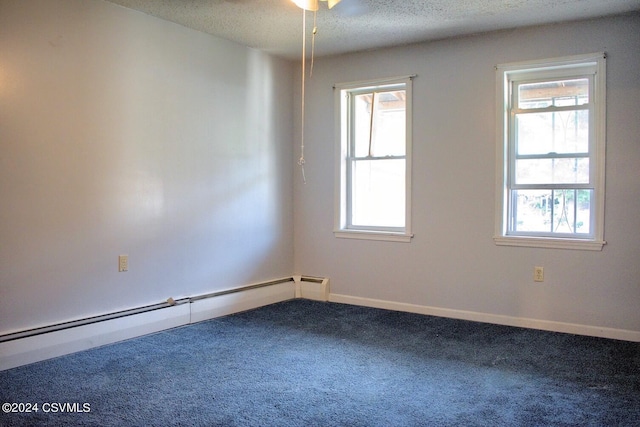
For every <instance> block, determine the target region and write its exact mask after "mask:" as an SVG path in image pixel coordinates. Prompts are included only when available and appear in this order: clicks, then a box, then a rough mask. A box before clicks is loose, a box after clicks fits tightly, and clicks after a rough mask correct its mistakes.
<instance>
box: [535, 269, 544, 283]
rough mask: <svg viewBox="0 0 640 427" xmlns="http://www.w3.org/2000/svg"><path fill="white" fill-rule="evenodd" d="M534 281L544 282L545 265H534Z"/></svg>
mask: <svg viewBox="0 0 640 427" xmlns="http://www.w3.org/2000/svg"><path fill="white" fill-rule="evenodd" d="M533 281H534V282H544V268H543V267H533Z"/></svg>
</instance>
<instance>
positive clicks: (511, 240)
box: [493, 236, 607, 251]
mask: <svg viewBox="0 0 640 427" xmlns="http://www.w3.org/2000/svg"><path fill="white" fill-rule="evenodd" d="M493 240H494V242H495V244H496V245H498V246H520V247H528V248H549V249H574V250H580V251H601V250H602V247H603V246H604V245H606V244H607V242H605V241H604V240H581V239H554V238H551V237H523V236H496V237H494V238H493Z"/></svg>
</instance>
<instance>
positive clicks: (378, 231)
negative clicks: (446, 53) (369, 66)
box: [336, 78, 411, 241]
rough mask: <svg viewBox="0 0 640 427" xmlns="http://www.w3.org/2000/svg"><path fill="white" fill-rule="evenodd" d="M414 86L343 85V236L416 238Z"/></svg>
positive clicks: (406, 81) (405, 81) (339, 209)
mask: <svg viewBox="0 0 640 427" xmlns="http://www.w3.org/2000/svg"><path fill="white" fill-rule="evenodd" d="M410 83H411V79H410V78H399V79H393V80H386V81H384V82H380V83H376V82H364V83H352V84H344V85H337V88H336V90H337V92H338V93H337V94H336V96H338V99H337V102H336V106H337V108H338V110H339V112H338V118H337V127H338V128H339V132H338V135H339V136H338V142H337V143H338V144H339V148H338V150H337V152H339V153H340V157H339V158H338V162H339V166H338V170H340V174H339V176H338V178H337V183H336V187H337V188H336V193H337V194H338V195H337V206H336V236H338V237H356V238H380V239H384V240H402V241H408V240H405V239H404V238H405V237H406V238H407V239H408V238H410V233H409V230H410V221H409V212H410V210H409V205H410V197H409V194H410V193H409V190H410V179H409V178H410V161H409V160H410V159H409V157H410V156H409V155H410V147H411V138H410V106H411V95H410V87H411V85H410ZM354 233H355V234H354ZM365 236H366V237H365ZM376 236H377V237H376ZM398 236H401V237H402V238H401V239H398V238H397V237H398ZM407 236H408V237H407Z"/></svg>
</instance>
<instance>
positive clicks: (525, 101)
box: [518, 79, 589, 109]
mask: <svg viewBox="0 0 640 427" xmlns="http://www.w3.org/2000/svg"><path fill="white" fill-rule="evenodd" d="M588 103H589V79H570V80H557V81H548V82H537V83H527V84H521V85H518V108H523V109H527V108H547V107H551V106H556V107H563V106H568V105H584V104H588Z"/></svg>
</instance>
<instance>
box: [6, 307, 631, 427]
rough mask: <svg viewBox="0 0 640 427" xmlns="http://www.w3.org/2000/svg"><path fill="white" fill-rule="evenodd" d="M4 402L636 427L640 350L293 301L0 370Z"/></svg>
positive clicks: (22, 420)
mask: <svg viewBox="0 0 640 427" xmlns="http://www.w3.org/2000/svg"><path fill="white" fill-rule="evenodd" d="M0 402H2V403H5V405H4V406H3V410H4V409H5V408H6V403H15V404H17V403H24V404H35V403H37V404H38V412H31V413H23V414H17V413H4V412H3V413H0V425H2V426H17V425H24V426H40V425H51V426H60V425H73V426H84V425H95V426H171V425H183V426H188V425H195V426H465V427H467V426H547V425H555V426H640V343H629V342H622V341H614V340H606V339H598V338H590V337H581V336H574V335H568V334H558V333H549V332H541V331H533V330H527V329H519V328H512V327H505V326H496V325H489V324H482V323H473V322H467V321H460V320H452V319H441V318H436V317H430V316H422V315H416V314H409V313H400V312H393V311H385V310H378V309H372V308H364V307H355V306H349V305H342V304H333V303H321V302H314V301H307V300H293V301H288V302H284V303H280V304H275V305H272V306H268V307H263V308H260V309H257V310H253V311H249V312H246V313H240V314H236V315H232V316H227V317H223V318H218V319H214V320H211V321H207V322H203V323H199V324H195V325H190V326H186V327H181V328H176V329H172V330H169V331H164V332H161V333H157V334H153V335H149V336H145V337H141V338H137V339H133V340H129V341H126V342H122V343H118V344H113V345H109V346H105V347H102V348H98V349H93V350H89V351H84V352H81V353H76V354H73V355H69V356H65V357H60V358H57V359H53V360H48V361H44V362H40V363H36V364H32V365H29V366H24V367H20V368H15V369H11V370H8V371H3V372H0ZM16 406H17V405H14V407H16ZM22 409H27V408H26V406H24V405H23V407H22ZM31 409H32V410H33V406H31ZM70 410H71V411H73V412H68V411H70Z"/></svg>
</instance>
